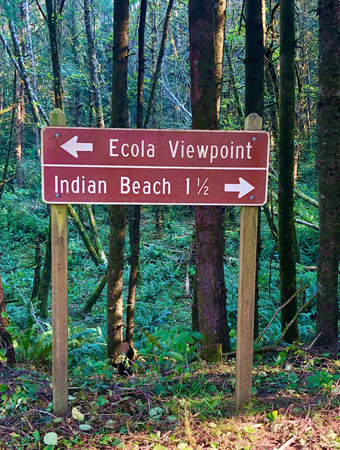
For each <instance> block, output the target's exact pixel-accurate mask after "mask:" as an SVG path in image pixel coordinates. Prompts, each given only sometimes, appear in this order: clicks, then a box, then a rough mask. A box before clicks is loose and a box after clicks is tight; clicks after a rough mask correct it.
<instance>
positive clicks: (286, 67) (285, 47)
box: [278, 0, 299, 343]
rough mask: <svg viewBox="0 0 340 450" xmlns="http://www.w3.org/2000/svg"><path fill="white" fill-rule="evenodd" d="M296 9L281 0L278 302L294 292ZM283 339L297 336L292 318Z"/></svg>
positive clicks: (288, 314) (285, 317) (287, 316)
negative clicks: (279, 298)
mask: <svg viewBox="0 0 340 450" xmlns="http://www.w3.org/2000/svg"><path fill="white" fill-rule="evenodd" d="M294 16H295V11H294V0H281V2H280V123H279V152H278V168H279V177H278V189H279V197H278V207H279V217H278V224H279V241H278V242H279V259H280V294H281V304H282V305H283V304H284V303H286V302H287V300H288V299H289V298H290V297H292V296H293V295H294V294H295V292H296V267H295V265H296V260H295V224H294V157H295V151H294V130H295V17H294ZM296 311H297V298H296V297H295V299H294V300H293V301H291V302H290V303H289V305H287V306H286V307H285V308H283V310H282V314H281V326H282V330H284V328H285V327H286V325H287V324H288V323H289V322H290V321H291V320H292V318H293V317H294V316H295V314H296ZM285 339H286V341H287V342H289V343H293V342H294V341H298V340H299V329H298V323H297V321H295V322H294V323H293V325H292V326H291V327H290V329H289V331H288V332H287V334H286V336H285Z"/></svg>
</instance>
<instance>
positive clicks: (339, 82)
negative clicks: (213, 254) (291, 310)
mask: <svg viewBox="0 0 340 450" xmlns="http://www.w3.org/2000/svg"><path fill="white" fill-rule="evenodd" d="M319 25H320V26H319V30H320V31H319V86H320V87H319V109H318V179H319V218H320V219H319V224H320V231H319V253H318V274H317V292H318V297H317V318H316V322H317V334H319V333H321V335H320V337H319V339H318V340H317V342H316V345H317V346H318V347H320V348H325V349H328V350H334V349H336V348H337V346H338V317H339V313H338V298H337V290H338V268H339V255H340V166H339V164H340V162H339V158H340V107H339V105H340V96H339V92H340V91H339V89H340V52H339V48H340V3H339V2H334V1H332V0H320V1H319Z"/></svg>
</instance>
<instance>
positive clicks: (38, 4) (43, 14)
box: [35, 0, 47, 22]
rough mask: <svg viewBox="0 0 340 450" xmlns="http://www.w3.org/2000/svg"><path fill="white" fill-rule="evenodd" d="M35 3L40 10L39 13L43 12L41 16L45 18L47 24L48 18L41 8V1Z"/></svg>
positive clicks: (36, 0)
mask: <svg viewBox="0 0 340 450" xmlns="http://www.w3.org/2000/svg"><path fill="white" fill-rule="evenodd" d="M35 3H36V4H37V6H38V9H39V11H40V12H41V15H42V16H43V18H44V20H45V21H46V22H47V18H46V16H45V13H44V11H43V10H42V8H41V6H40V3H39V1H38V0H35Z"/></svg>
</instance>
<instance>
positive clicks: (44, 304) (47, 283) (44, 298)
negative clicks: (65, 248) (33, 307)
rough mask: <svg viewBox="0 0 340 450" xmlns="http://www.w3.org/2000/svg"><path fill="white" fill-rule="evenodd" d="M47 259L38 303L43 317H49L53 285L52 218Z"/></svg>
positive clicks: (46, 249) (48, 233)
mask: <svg viewBox="0 0 340 450" xmlns="http://www.w3.org/2000/svg"><path fill="white" fill-rule="evenodd" d="M45 247H46V248H45V261H44V267H43V270H42V274H41V280H40V284H39V291H38V305H39V315H40V318H41V319H47V318H48V294H49V292H50V287H51V276H52V266H51V258H52V255H51V219H50V223H49V227H48V232H47V239H46V246H45Z"/></svg>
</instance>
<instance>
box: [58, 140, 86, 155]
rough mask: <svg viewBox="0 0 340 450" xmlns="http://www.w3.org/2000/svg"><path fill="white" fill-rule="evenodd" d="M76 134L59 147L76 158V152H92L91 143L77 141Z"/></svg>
mask: <svg viewBox="0 0 340 450" xmlns="http://www.w3.org/2000/svg"><path fill="white" fill-rule="evenodd" d="M77 141H78V136H74V137H73V138H72V139H70V140H69V141H67V142H65V144H63V145H61V146H60V147H61V148H63V149H64V150H66V151H67V153H69V154H70V155H72V156H74V157H75V158H78V152H93V144H89V143H78V142H77Z"/></svg>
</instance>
